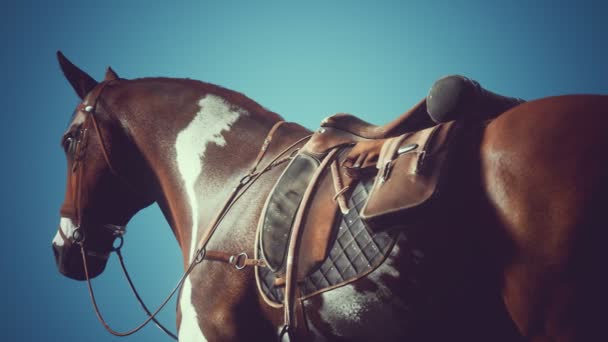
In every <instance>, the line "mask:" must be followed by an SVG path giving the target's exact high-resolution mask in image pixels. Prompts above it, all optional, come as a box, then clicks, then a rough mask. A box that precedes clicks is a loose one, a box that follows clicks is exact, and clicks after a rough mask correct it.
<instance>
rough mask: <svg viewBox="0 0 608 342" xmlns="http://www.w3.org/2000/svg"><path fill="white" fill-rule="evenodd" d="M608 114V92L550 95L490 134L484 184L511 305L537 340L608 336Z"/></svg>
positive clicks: (484, 150)
mask: <svg viewBox="0 0 608 342" xmlns="http://www.w3.org/2000/svg"><path fill="white" fill-rule="evenodd" d="M607 108H608V96H600V95H568V96H558V97H550V98H545V99H540V100H536V101H531V102H528V103H525V104H522V105H520V106H517V107H515V108H513V109H511V110H510V111H507V112H505V113H504V114H503V115H501V116H500V117H498V118H497V119H496V120H494V121H493V122H491V123H490V124H489V125H488V126H487V127H486V130H485V132H484V135H483V139H482V144H481V177H482V184H483V187H484V188H485V195H486V196H487V199H488V200H489V203H490V206H491V208H492V209H493V210H494V211H495V214H496V219H497V222H498V223H499V224H498V226H499V227H500V228H501V229H502V232H501V233H502V234H504V235H505V236H506V237H507V239H506V242H505V244H504V246H502V247H504V248H502V249H500V250H502V251H504V252H506V253H505V254H506V255H502V258H504V259H503V260H504V264H503V268H504V270H503V271H504V272H503V274H504V276H503V279H502V282H503V284H502V285H503V293H502V294H503V300H504V302H505V305H506V307H507V309H508V311H509V313H510V314H511V316H512V318H513V320H514V322H515V323H516V324H517V326H518V327H519V329H520V331H521V332H522V333H523V334H524V335H525V336H526V337H529V338H530V339H531V340H533V341H534V340H543V341H544V339H546V338H549V339H551V338H553V339H559V340H562V339H563V340H566V341H581V340H588V338H589V337H590V336H594V334H598V333H602V334H606V332H605V331H604V330H601V329H600V327H601V326H600V325H599V323H600V322H599V317H601V316H600V315H598V314H599V313H598V311H597V310H599V309H600V308H601V307H602V306H603V305H606V304H607V302H608V300H607V297H606V294H605V293H604V292H605V291H603V290H601V287H602V286H605V285H606V284H607V283H608V282H607V281H606V279H605V278H606V277H605V275H604V274H603V273H605V272H602V271H601V269H602V268H601V267H602V264H603V260H604V259H605V257H604V255H603V254H602V252H601V250H602V247H601V244H599V243H598V241H605V240H606V237H607V233H606V230H605V229H602V227H603V226H604V225H605V224H603V223H602V220H603V209H602V208H601V203H600V202H602V198H601V196H602V195H603V194H604V193H606V191H607V190H608V180H607V178H606V176H607V175H608V162H607V158H606V157H605V155H606V153H605V151H606V149H607V148H608V135H607V134H606V133H605V130H606V127H607V126H608V111H607ZM599 284H603V285H599ZM594 337H595V338H596V339H597V337H598V336H594ZM600 339H601V338H600Z"/></svg>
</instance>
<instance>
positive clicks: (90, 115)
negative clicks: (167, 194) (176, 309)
mask: <svg viewBox="0 0 608 342" xmlns="http://www.w3.org/2000/svg"><path fill="white" fill-rule="evenodd" d="M110 82H112V81H106V82H103V83H101V84H100V85H99V86H98V87H97V88H96V92H95V93H93V94H91V96H90V97H92V101H91V102H92V105H89V104H88V103H89V101H87V103H82V104H80V105H79V106H78V110H80V111H82V112H83V113H85V114H86V115H87V116H86V118H85V120H84V122H83V124H82V128H81V134H80V137H79V139H78V140H77V141H76V142H75V143H76V144H77V145H76V147H75V152H74V164H73V168H72V171H73V172H75V171H77V172H78V173H77V175H76V177H77V180H76V189H73V191H74V195H75V197H74V201H73V202H74V203H73V205H74V208H73V209H74V212H73V214H74V215H76V220H75V221H76V229H75V230H74V231H73V233H72V234H71V236H66V235H65V234H64V232H63V231H62V229H59V232H60V235H61V237H62V238H63V239H64V240H65V241H70V242H71V243H73V244H77V245H78V246H79V247H80V253H81V256H82V262H83V268H84V274H85V278H86V281H87V287H88V292H89V297H90V299H91V303H92V306H93V309H94V311H95V314H96V316H97V319H98V320H99V322H100V323H101V324H102V325H103V327H104V328H105V329H106V330H107V331H108V332H109V333H111V334H112V335H115V336H129V335H132V334H134V333H136V332H138V331H139V330H141V329H142V328H143V327H145V326H146V325H147V324H148V323H150V322H151V321H153V322H154V323H155V324H156V325H157V326H158V327H159V328H160V329H161V330H162V331H163V332H165V333H166V334H167V335H168V336H170V337H171V338H173V339H175V340H177V336H176V335H175V334H174V333H172V332H171V331H169V330H168V329H167V328H165V327H164V326H163V325H162V324H161V323H160V322H158V321H157V320H156V316H157V315H158V313H159V312H160V311H161V310H162V309H163V308H164V307H165V306H166V304H167V303H168V302H169V300H170V299H171V298H172V297H173V296H174V295H175V293H177V292H178V291H179V290H180V289H181V287H182V285H183V283H184V281H185V280H186V278H187V277H188V276H189V275H190V273H192V271H193V270H194V268H195V267H196V266H197V265H198V264H200V263H201V262H202V261H203V260H212V261H221V262H226V263H228V264H231V265H233V266H234V267H235V268H236V269H239V270H240V269H243V268H245V267H246V266H257V267H265V263H264V261H263V260H261V259H259V260H258V259H252V258H249V256H248V255H247V254H246V253H245V252H241V253H238V254H230V253H227V252H224V251H207V249H206V247H207V244H208V242H209V240H210V239H211V237H212V236H213V234H214V232H215V231H216V229H217V228H218V227H219V225H220V223H221V222H222V220H223V218H224V217H225V216H226V214H227V213H228V211H229V210H230V209H231V208H232V206H233V205H234V203H235V202H236V201H237V200H238V199H239V198H240V197H241V196H242V195H243V194H244V193H245V192H246V191H247V190H248V189H249V188H250V187H251V185H252V184H253V183H254V182H255V181H257V180H258V179H259V177H260V176H261V175H262V174H264V173H266V172H268V171H270V170H272V169H273V168H275V167H277V166H279V165H281V164H283V163H285V162H287V161H289V160H290V159H292V158H293V157H294V156H295V155H296V153H297V152H298V151H299V148H296V149H294V147H296V146H297V145H298V144H300V143H302V142H304V141H305V140H307V139H309V138H310V135H307V136H305V137H303V138H301V139H299V140H297V141H296V142H294V143H292V144H291V145H290V146H288V147H287V148H285V149H284V150H282V151H281V152H280V153H278V154H277V155H276V156H275V157H274V158H273V159H271V160H270V161H269V162H268V163H267V164H266V165H265V166H264V167H262V168H259V166H260V163H261V161H262V159H263V158H264V156H265V155H266V152H267V151H268V147H269V145H270V143H271V141H272V138H273V136H274V133H275V132H276V131H277V130H278V128H279V127H280V126H281V125H282V124H283V123H284V121H278V122H276V123H275V124H274V125H273V126H272V128H271V129H270V131H269V132H268V134H267V136H266V138H265V139H264V143H263V144H262V147H261V148H260V151H259V153H258V155H257V157H256V159H255V161H254V163H253V165H252V167H251V168H250V169H249V171H248V172H247V173H246V174H245V175H244V176H243V177H241V178H240V180H239V182H238V184H237V185H236V186H235V187H234V189H233V190H232V192H231V193H230V195H229V196H228V198H227V200H226V201H225V202H224V205H223V206H222V209H221V210H220V211H219V212H218V213H217V215H216V216H215V218H214V219H213V220H212V221H211V223H210V225H209V227H208V229H207V230H205V231H204V233H203V236H202V237H201V239H200V240H199V243H198V245H197V249H196V251H195V253H194V255H193V256H192V258H191V260H190V264H189V265H188V267H187V268H186V270H185V271H184V273H183V274H182V276H181V277H180V279H179V281H178V282H177V284H176V285H175V287H174V288H173V289H172V290H171V292H170V293H169V294H168V295H167V297H166V299H165V300H163V302H162V303H161V304H160V305H159V306H158V308H157V309H156V310H155V311H154V312H151V311H150V310H149V309H148V307H147V306H146V305H145V304H144V302H143V300H142V299H141V297H140V295H139V293H138V292H137V290H136V288H135V286H134V284H133V282H132V280H131V277H130V276H129V273H128V271H127V269H126V266H125V263H124V259H123V256H122V253H121V249H122V247H123V244H124V234H125V233H126V226H119V225H114V224H96V226H100V227H103V228H105V229H109V230H110V231H111V232H112V235H113V236H114V238H115V239H118V240H119V242H118V245H115V244H114V245H113V246H112V248H111V249H110V251H108V252H107V253H106V252H97V251H92V250H87V249H86V248H85V241H86V231H85V229H84V228H85V227H84V226H82V223H83V213H82V206H81V196H82V191H83V189H82V188H83V186H82V178H83V173H84V166H85V163H84V161H85V157H86V154H85V153H86V147H87V142H88V131H89V129H90V128H89V127H88V125H89V122H91V123H92V125H93V129H94V130H95V133H96V134H97V136H98V138H99V142H100V145H101V150H102V154H103V157H104V160H105V162H106V164H107V166H108V168H109V170H110V172H111V173H112V175H114V176H115V177H116V178H118V179H119V180H120V181H121V182H122V183H124V185H125V186H127V187H128V188H129V189H130V190H131V191H133V193H134V194H136V195H138V194H139V193H138V192H137V190H136V189H135V187H133V186H132V185H131V184H130V183H129V182H127V181H126V179H125V178H123V177H121V176H120V174H119V173H118V172H116V168H114V167H113V165H112V163H111V161H110V158H109V155H108V152H107V147H106V145H105V142H104V139H103V134H102V133H101V130H100V128H99V123H98V122H97V118H96V115H95V114H96V111H95V110H96V107H97V103H98V100H99V98H100V96H101V94H102V92H103V90H104V89H105V87H106V86H107V85H108V84H109V83H110ZM289 151H292V152H291V153H289V154H287V153H288V152H289ZM111 252H116V254H117V256H118V259H119V262H120V266H121V268H122V271H123V274H124V275H125V278H126V279H127V282H128V283H129V287H130V288H131V290H132V292H133V294H134V296H135V297H136V299H137V301H138V302H139V304H140V306H141V307H142V309H143V310H144V311H145V312H146V314H147V316H148V317H147V319H145V320H144V321H143V322H142V323H140V324H139V325H137V326H136V327H135V328H133V329H131V330H128V331H125V332H119V331H116V330H114V329H112V328H111V327H110V326H109V324H108V323H107V322H106V321H105V319H104V318H103V316H102V314H101V312H100V310H99V307H98V305H97V301H96V299H95V293H94V291H93V286H92V284H91V279H90V277H89V270H88V266H87V255H88V256H92V257H97V258H105V259H107V258H108V257H109V255H110V253H111Z"/></svg>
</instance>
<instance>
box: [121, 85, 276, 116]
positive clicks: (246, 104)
mask: <svg viewBox="0 0 608 342" xmlns="http://www.w3.org/2000/svg"><path fill="white" fill-rule="evenodd" d="M129 82H145V83H150V82H160V83H177V84H180V85H183V86H185V87H192V88H197V89H199V90H200V91H201V92H203V93H207V94H213V95H217V96H219V97H222V98H225V99H227V100H228V102H230V103H233V104H235V105H238V106H240V107H242V108H246V109H247V110H249V111H252V112H254V113H256V114H260V115H267V116H270V117H273V118H274V119H276V120H283V117H282V116H281V115H279V114H277V113H275V112H273V111H271V110H268V109H267V108H265V107H263V106H262V105H260V104H259V103H257V102H256V101H254V100H253V99H251V98H249V97H247V96H246V95H245V94H243V93H240V92H237V91H234V90H231V89H228V88H224V87H222V86H220V85H217V84H213V83H208V82H203V81H199V80H193V79H189V78H171V77H143V78H136V79H132V80H129Z"/></svg>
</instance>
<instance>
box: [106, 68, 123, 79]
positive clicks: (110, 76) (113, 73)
mask: <svg viewBox="0 0 608 342" xmlns="http://www.w3.org/2000/svg"><path fill="white" fill-rule="evenodd" d="M119 78H120V77H118V74H117V73H116V71H114V70H112V68H111V67H108V69H106V77H105V79H104V81H113V80H117V79H119Z"/></svg>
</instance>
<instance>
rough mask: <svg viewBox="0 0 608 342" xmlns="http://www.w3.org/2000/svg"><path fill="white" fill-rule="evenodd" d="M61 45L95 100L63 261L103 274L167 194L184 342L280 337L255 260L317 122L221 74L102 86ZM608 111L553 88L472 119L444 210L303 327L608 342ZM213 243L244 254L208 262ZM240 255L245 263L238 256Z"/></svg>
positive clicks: (358, 333) (72, 163)
mask: <svg viewBox="0 0 608 342" xmlns="http://www.w3.org/2000/svg"><path fill="white" fill-rule="evenodd" d="M58 56H59V62H60V65H61V68H62V70H63V73H64V75H65V77H66V78H67V80H68V81H69V83H70V84H71V85H72V87H73V88H74V90H75V91H76V94H77V95H78V96H79V98H80V99H81V101H82V102H81V103H80V104H79V105H78V107H77V108H76V110H75V112H74V114H73V117H72V119H71V122H70V124H69V126H68V128H67V130H66V132H65V133H64V135H63V138H62V146H63V148H64V150H65V154H66V158H67V187H66V193H65V200H64V202H63V204H62V206H61V210H60V215H61V218H60V222H59V229H58V231H57V234H56V236H55V238H54V239H53V242H52V248H53V251H54V256H55V260H56V264H57V267H58V270H59V272H60V273H61V274H63V275H65V276H67V277H69V278H72V279H76V280H88V279H89V278H94V277H96V276H98V275H99V274H101V273H102V272H103V270H104V268H105V267H106V264H107V261H108V258H109V255H110V253H111V252H112V251H116V250H117V249H118V247H117V246H115V245H114V244H115V240H116V239H117V238H118V239H120V244H121V245H122V234H123V233H124V230H125V227H126V225H127V223H128V221H129V220H130V219H131V218H132V217H133V216H134V215H135V214H136V213H137V212H138V211H139V210H141V209H142V208H145V207H147V206H149V205H151V204H152V203H157V204H158V206H159V207H160V209H161V211H162V213H163V214H164V216H165V218H166V220H167V222H168V224H169V226H170V227H171V229H172V232H173V234H174V236H175V239H176V241H177V243H178V245H179V248H180V249H181V251H182V255H183V264H184V270H185V274H184V277H183V278H182V281H181V282H180V285H181V291H180V295H179V299H178V304H177V308H176V326H177V328H178V335H179V340H181V341H242V340H251V339H255V340H260V341H269V340H274V339H276V338H277V332H278V331H279V330H280V329H281V327H282V324H283V316H284V313H283V311H282V309H281V308H277V307H273V306H270V305H268V304H267V303H266V301H265V300H264V299H263V298H262V296H261V295H260V292H259V291H257V290H256V288H257V286H256V285H257V284H256V278H255V271H254V268H255V266H254V267H244V266H246V265H245V264H246V261H249V259H250V258H249V257H248V256H252V255H255V251H254V248H255V246H256V242H255V240H256V229H257V222H258V219H259V217H260V215H261V212H262V210H263V206H264V202H265V199H266V198H267V197H268V196H269V194H270V193H271V190H272V189H273V187H274V185H275V183H276V181H277V179H279V177H280V175H281V172H282V171H283V169H284V167H285V164H280V163H274V164H272V163H271V161H272V160H273V158H276V157H277V156H279V155H281V154H282V153H284V152H285V151H289V150H290V148H291V147H292V146H295V145H297V144H298V143H299V142H300V141H302V140H303V139H305V138H306V137H307V136H309V135H310V134H311V132H310V131H309V130H308V129H306V128H305V127H303V126H301V125H299V124H296V123H291V122H286V123H283V124H281V125H280V126H278V124H277V123H278V122H281V121H283V118H282V117H281V116H280V115H278V114H276V113H274V112H271V111H269V110H267V109H265V108H264V107H262V106H261V105H259V104H258V103H256V102H255V101H253V100H252V99H250V98H248V97H246V96H245V95H243V94H241V93H238V92H235V91H232V90H229V89H226V88H222V87H220V86H217V85H212V84H209V83H203V82H200V81H195V80H190V79H172V78H142V79H133V80H127V79H122V78H120V77H119V76H118V75H117V73H116V72H115V71H114V70H112V69H111V68H108V69H107V71H106V75H105V78H104V80H103V81H101V82H97V81H96V80H94V79H93V78H92V77H91V76H89V75H88V74H87V73H85V72H84V71H82V70H81V69H79V68H78V67H76V66H75V65H74V64H72V63H71V62H70V61H69V60H67V58H65V56H63V55H62V54H61V53H59V54H58ZM606 108H608V96H600V95H565V96H558V97H549V98H543V99H538V100H534V101H529V102H526V103H523V104H520V105H517V106H515V107H513V108H511V109H509V110H507V111H505V112H504V113H501V114H500V115H498V116H497V117H496V118H494V119H493V120H488V121H485V122H483V123H482V124H480V125H478V126H476V127H477V128H478V129H470V130H469V131H468V133H467V134H465V138H464V139H463V141H462V142H461V143H459V146H460V147H459V148H458V149H456V151H457V152H456V156H455V157H454V159H455V162H454V163H453V166H452V167H451V168H450V176H449V177H450V179H451V180H452V181H450V182H448V184H447V185H446V188H445V189H444V190H443V199H442V201H441V204H442V205H441V207H440V209H437V210H436V211H435V212H434V213H433V214H432V215H426V216H425V217H424V219H422V220H420V222H418V223H417V225H416V227H415V229H412V231H411V232H410V233H409V234H403V233H398V236H399V237H398V239H397V241H396V243H395V245H394V247H392V249H391V250H390V254H389V255H388V256H387V258H386V260H384V261H383V262H382V264H381V265H380V266H379V267H378V268H377V269H375V270H374V271H373V272H371V273H369V274H367V275H365V276H363V277H361V278H360V279H358V280H357V281H355V282H353V283H350V284H347V285H345V286H338V287H336V288H334V289H331V290H330V291H326V292H323V293H321V294H319V295H317V296H312V297H310V298H308V299H306V301H305V302H304V303H303V305H302V307H301V308H300V311H299V312H300V314H301V315H302V316H303V320H304V321H305V322H306V323H305V324H304V325H303V326H300V327H298V328H297V329H295V331H293V332H291V333H292V334H293V335H292V338H293V339H298V340H318V341H323V340H327V341H347V340H353V341H365V340H372V339H382V340H389V341H390V340H411V341H445V340H457V341H534V342H540V341H590V340H607V338H608V333H607V332H606V331H605V329H603V326H602V323H604V321H605V319H604V318H603V317H605V315H603V314H602V312H604V308H605V307H607V306H608V305H607V304H608V296H607V294H606V288H607V287H606V285H608V280H607V277H606V272H605V271H602V270H604V268H603V267H602V266H603V262H604V260H605V259H606V258H605V253H604V249H603V244H604V241H606V237H607V236H608V233H607V230H606V229H603V228H605V224H604V223H603V222H604V221H603V220H602V218H603V215H602V214H603V206H602V198H601V197H602V195H603V194H605V193H607V190H608V179H607V178H606V175H608V172H607V171H608V164H607V160H608V158H605V151H606V149H607V148H608V136H607V135H606V134H605V132H604V127H606V126H607V124H608V113H606ZM271 131H272V132H271ZM269 132H271V134H269ZM265 141H266V143H264V142H265ZM260 151H262V152H260ZM290 153H291V152H287V153H286V155H287V156H288V157H289V156H290ZM258 163H270V164H269V165H272V166H276V167H267V168H264V169H263V172H258V173H256V174H255V175H256V177H255V182H248V181H249V180H250V179H248V178H247V177H243V175H251V173H250V170H251V168H252V165H257V164H258ZM248 172H249V173H248ZM249 178H251V177H249ZM244 183H247V188H246V191H241V192H239V193H238V196H235V190H234V189H233V186H236V188H235V189H237V188H239V187H238V185H239V184H244ZM235 197H238V198H235ZM227 198H231V199H232V200H230V201H228V202H229V203H230V204H229V205H228V206H227V205H226V203H228V202H226V199H227ZM218 216H221V217H220V220H218ZM210 229H213V230H214V231H213V232H212V233H210V232H209V230H210ZM211 235H212V236H211ZM201 239H206V242H205V243H206V244H205V250H209V251H211V250H214V251H223V253H224V254H225V255H228V256H232V257H231V258H223V257H222V254H220V255H219V256H220V257H218V258H216V260H209V259H213V258H211V257H210V256H209V255H204V253H201V251H202V249H201V248H200V246H199V244H198V243H199V242H200V241H201ZM119 247H120V246H119ZM235 256H236V259H237V260H243V261H242V262H239V261H236V264H237V265H236V266H238V265H239V263H241V264H242V265H241V266H243V267H232V266H234V264H235V262H234V260H235V258H234V257H235ZM239 256H243V258H242V259H240V258H239ZM224 259H226V260H224ZM228 259H230V261H231V262H232V264H231V262H228ZM218 261H220V262H218ZM222 261H223V262H222ZM252 261H255V260H252ZM300 318H302V317H300Z"/></svg>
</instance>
